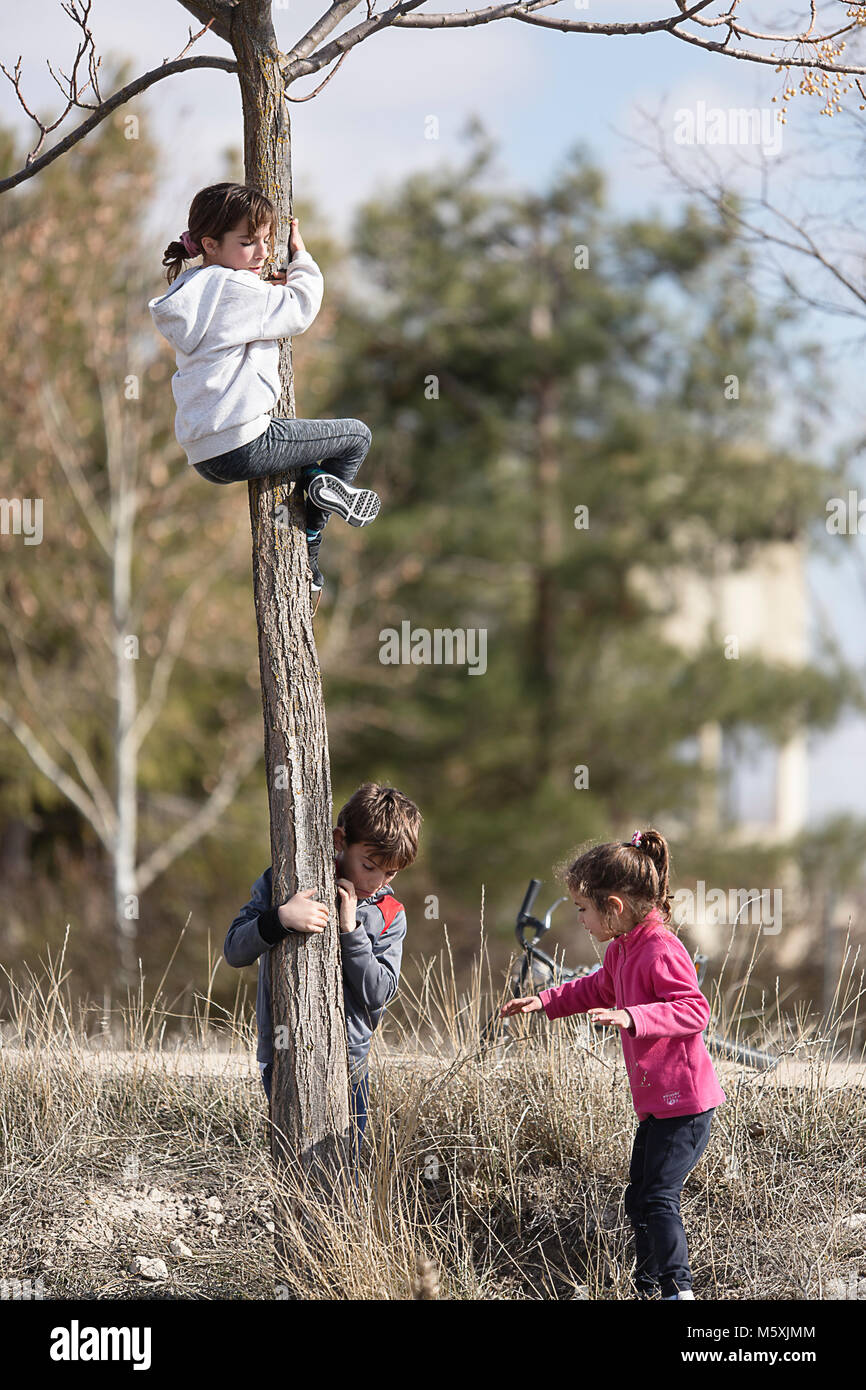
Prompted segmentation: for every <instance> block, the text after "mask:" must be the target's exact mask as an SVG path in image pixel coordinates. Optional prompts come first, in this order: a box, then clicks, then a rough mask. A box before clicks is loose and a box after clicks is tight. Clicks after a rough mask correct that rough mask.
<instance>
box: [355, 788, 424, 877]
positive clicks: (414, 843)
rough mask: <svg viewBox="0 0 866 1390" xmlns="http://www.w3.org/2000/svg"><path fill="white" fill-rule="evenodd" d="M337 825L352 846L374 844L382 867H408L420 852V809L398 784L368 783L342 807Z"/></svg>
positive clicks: (390, 868)
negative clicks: (392, 785)
mask: <svg viewBox="0 0 866 1390" xmlns="http://www.w3.org/2000/svg"><path fill="white" fill-rule="evenodd" d="M337 825H338V826H340V827H341V828H342V829H343V830H344V831H345V833H346V843H347V844H349V845H357V844H367V845H372V846H373V848H374V850H375V852H376V855H377V857H378V859H379V861H380V863H381V867H382V868H383V869H386V870H388V871H389V872H390V871H391V870H394V871H396V870H398V869H406V868H408V867H409V865H410V864H411V863H413V862H414V859H415V856H416V855H417V853H418V831H419V830H420V828H421V812H420V811H419V810H418V807H417V806H416V805H415V802H414V801H410V800H409V798H408V796H404V795H403V793H402V792H398V791H397V788H396V787H382V786H380V785H379V783H378V782H365V783H364V784H363V786H360V787H359V788H358V790H357V791H356V792H353V793H352V795H351V796H350V797H349V800H348V801H347V802H346V804H345V806H343V807H342V808H341V810H340V812H339V814H338V816H337Z"/></svg>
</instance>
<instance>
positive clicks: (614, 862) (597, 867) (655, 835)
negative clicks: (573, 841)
mask: <svg viewBox="0 0 866 1390" xmlns="http://www.w3.org/2000/svg"><path fill="white" fill-rule="evenodd" d="M670 872H671V856H670V850H669V849H668V842H667V840H666V839H665V837H664V835H662V834H660V832H659V831H658V830H654V829H653V828H652V826H648V827H647V829H646V830H636V831H635V833H634V835H633V836H632V838H631V840H624V841H614V842H613V843H610V844H603V845H594V846H592V848H590V849H587V850H584V852H583V854H581V855H579V856H578V858H577V859H575V861H574V863H573V864H571V865H570V866H569V867H568V869H567V870H566V872H565V875H564V877H565V883H566V886H567V887H568V888H569V890H570V891H571V892H572V893H576V894H577V895H578V896H580V897H584V898H588V899H589V900H590V902H592V903H595V905H596V907H597V908H598V909H599V910H600V911H602V912H603V911H605V910H606V907H607V900H608V898H609V897H611V896H613V895H615V896H617V897H621V898H624V899H626V900H627V901H628V903H629V904H630V905H631V907H632V909H633V910H634V912H635V913H636V914H637V917H638V920H640V919H641V918H643V917H645V916H646V914H647V913H648V912H649V910H650V908H653V907H657V908H658V909H659V911H660V912H661V914H662V917H663V918H664V920H665V922H670V920H671V907H672V905H673V898H672V897H671V893H670ZM626 930H628V928H626Z"/></svg>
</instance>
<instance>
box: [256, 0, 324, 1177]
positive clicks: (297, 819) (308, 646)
mask: <svg viewBox="0 0 866 1390" xmlns="http://www.w3.org/2000/svg"><path fill="white" fill-rule="evenodd" d="M231 44H232V48H233V50H234V52H235V55H236V57H237V61H238V78H239V81H240V87H241V97H242V105H243V119H244V166H245V173H246V180H247V182H248V183H249V184H251V185H253V186H254V187H256V188H258V189H260V190H261V191H262V192H263V193H264V194H266V196H267V197H268V198H270V199H271V201H272V202H273V204H274V206H275V208H276V210H277V215H278V233H277V240H278V241H280V240H281V239H283V240H285V241H287V240H288V224H289V218H290V217H291V207H292V183H291V129H290V122H289V113H288V107H287V104H286V101H285V98H284V96H283V86H284V83H283V79H282V77H281V74H280V69H279V65H278V61H277V59H278V49H277V45H276V38H275V35H274V30H273V26H272V23H271V16H270V4H269V3H259V4H249V5H245V6H243V7H241V8H240V9H239V10H238V12H236V14H235V15H234V17H233V20H232V26H231ZM280 379H281V384H282V388H283V394H282V398H281V401H280V404H279V413H280V414H282V415H294V413H295V409H294V391H293V380H292V363H291V348H290V344H289V342H288V340H283V341H282V342H281V344H280ZM249 495H250V520H251V524H252V537H253V585H254V593H255V608H256V621H257V623H258V632H259V664H260V669H261V679H262V702H263V710H264V721H265V765H266V769H267V778H268V797H269V803H270V816H271V862H272V864H273V891H274V898H273V901H274V904H275V905H276V904H277V903H281V902H284V901H285V900H286V898H287V897H289V896H290V895H291V894H292V893H294V892H297V891H298V890H299V889H301V888H312V887H315V888H317V889H318V896H319V898H320V899H321V900H322V902H324V903H327V904H328V906H329V909H330V917H329V921H328V926H327V928H326V930H325V932H324V934H323V935H322V936H315V937H304V936H300V935H292V936H290V937H288V938H287V939H286V941H285V942H283V943H281V944H280V945H278V946H276V947H275V948H274V950H273V951H272V952H271V991H272V1003H273V1019H274V1043H275V1045H274V1070H273V1083H272V1088H271V1121H272V1126H271V1134H272V1152H273V1156H274V1161H275V1163H276V1164H277V1166H278V1168H284V1167H285V1166H286V1165H292V1166H293V1167H296V1168H297V1169H299V1170H300V1172H301V1173H302V1174H304V1175H306V1176H307V1177H309V1178H311V1179H313V1181H314V1182H315V1183H316V1184H317V1186H321V1185H322V1183H323V1182H324V1181H325V1180H327V1181H330V1180H332V1179H333V1177H334V1175H335V1174H337V1173H338V1172H345V1171H346V1170H347V1168H348V1164H349V1119H350V1116H349V1075H348V1052H347V1046H346V1021H345V1013H344V1007H343V988H342V973H341V967H340V946H339V928H338V923H337V914H336V891H335V885H334V864H333V840H332V835H331V778H330V769H329V761H328V735H327V727H326V723H325V707H324V701H323V697H322V680H321V672H320V669H319V662H318V657H317V654H316V643H315V638H314V635H313V624H312V616H311V609H310V585H309V577H308V571H307V561H306V537H305V532H304V520H303V514H302V510H301V507H300V504H299V500H298V497H297V495H296V492H295V489H294V488H293V486H292V484H291V483H290V482H289V481H288V480H287V479H285V478H267V479H263V480H260V481H254V482H251V483H250V484H249ZM278 1044H279V1045H278Z"/></svg>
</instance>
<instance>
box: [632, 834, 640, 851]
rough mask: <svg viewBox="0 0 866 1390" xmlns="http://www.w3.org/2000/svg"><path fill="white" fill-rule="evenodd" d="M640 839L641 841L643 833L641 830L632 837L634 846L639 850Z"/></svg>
mask: <svg viewBox="0 0 866 1390" xmlns="http://www.w3.org/2000/svg"><path fill="white" fill-rule="evenodd" d="M640 839H641V833H640V831H639V830H636V831H635V832H634V834H633V835H632V837H631V842H632V844H633V845H637V846H638V848H639V847H640Z"/></svg>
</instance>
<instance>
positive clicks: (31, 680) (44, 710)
mask: <svg viewBox="0 0 866 1390" xmlns="http://www.w3.org/2000/svg"><path fill="white" fill-rule="evenodd" d="M6 636H7V638H8V639H9V645H10V647H11V648H12V656H13V659H14V661H15V669H16V671H17V673H18V680H19V683H20V685H21V690H22V692H23V693H24V695H25V697H26V699H27V701H28V702H29V707H30V709H31V711H33V712H36V711H38V712H39V716H40V718H41V720H42V723H43V725H44V726H45V728H46V729H47V731H48V733H49V734H50V735H51V737H52V738H53V739H55V740H56V741H57V743H59V744H60V747H61V748H62V749H63V750H64V752H65V753H67V754H68V756H69V757H70V758H71V759H72V761H73V763H74V764H75V768H76V771H77V772H78V775H79V777H80V778H81V780H82V782H83V783H84V785H85V787H86V788H87V790H88V791H89V793H90V796H91V799H92V802H93V806H94V808H95V809H96V811H97V813H98V814H99V817H100V821H101V824H102V828H103V830H104V832H105V834H106V835H107V836H111V835H112V834H113V833H114V831H115V829H116V826H117V817H116V816H115V813H114V807H113V805H112V804H111V798H110V797H109V795H108V793H107V792H106V790H105V787H104V786H103V784H102V781H101V779H100V776H99V773H98V772H97V771H96V768H95V767H94V766H93V763H92V761H91V758H90V754H89V753H88V752H87V749H86V748H85V747H84V746H83V745H82V744H81V743H79V741H78V739H77V738H76V737H75V736H74V734H72V733H71V732H70V731H69V729H67V728H66V727H65V726H64V725H63V724H62V723H60V721H59V720H58V719H57V718H56V716H55V714H54V711H53V710H51V709H50V708H49V705H48V702H47V701H46V700H45V699H44V697H43V695H42V691H41V688H40V686H39V682H38V681H37V680H36V679H35V677H34V675H33V667H32V666H31V664H30V655H29V652H28V651H27V648H26V646H25V645H24V643H23V642H19V640H18V637H17V635H16V634H15V633H14V632H13V630H12V629H11V628H6Z"/></svg>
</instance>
